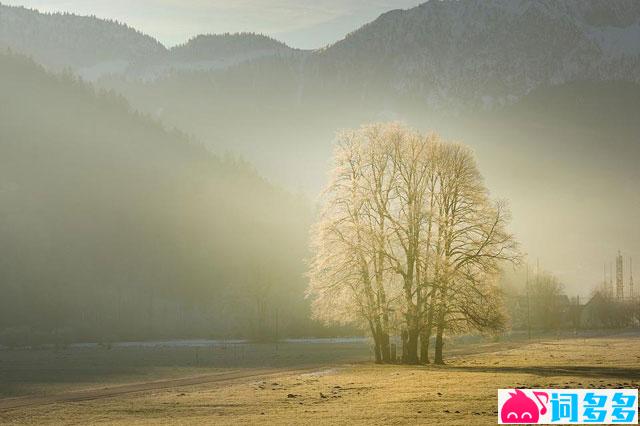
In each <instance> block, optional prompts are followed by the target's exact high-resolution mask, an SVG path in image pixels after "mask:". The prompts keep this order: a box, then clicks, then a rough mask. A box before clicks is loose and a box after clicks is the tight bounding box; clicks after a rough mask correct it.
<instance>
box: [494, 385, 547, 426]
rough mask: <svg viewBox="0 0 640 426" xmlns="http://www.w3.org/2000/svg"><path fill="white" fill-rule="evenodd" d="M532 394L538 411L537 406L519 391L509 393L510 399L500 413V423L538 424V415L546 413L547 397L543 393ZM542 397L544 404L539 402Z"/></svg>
mask: <svg viewBox="0 0 640 426" xmlns="http://www.w3.org/2000/svg"><path fill="white" fill-rule="evenodd" d="M533 394H534V396H535V397H536V399H537V400H538V402H539V403H540V406H541V408H540V409H538V404H536V403H535V402H534V401H533V400H532V399H531V398H529V397H528V396H527V395H525V394H524V392H522V391H521V390H520V389H516V391H515V392H509V395H510V397H509V399H508V400H507V401H506V402H505V403H504V405H503V406H502V410H501V411H500V419H501V420H502V423H538V420H539V419H540V414H545V413H546V412H547V407H546V403H547V402H549V395H547V394H546V393H545V392H533ZM542 396H544V397H545V402H544V403H543V402H542V401H541V400H540V397H542Z"/></svg>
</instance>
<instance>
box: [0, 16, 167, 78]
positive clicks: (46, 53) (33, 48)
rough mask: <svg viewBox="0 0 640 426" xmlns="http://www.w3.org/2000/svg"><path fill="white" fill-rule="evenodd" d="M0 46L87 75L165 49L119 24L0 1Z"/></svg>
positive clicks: (49, 65) (118, 69)
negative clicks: (5, 3)
mask: <svg viewBox="0 0 640 426" xmlns="http://www.w3.org/2000/svg"><path fill="white" fill-rule="evenodd" d="M2 47H4V48H10V49H11V50H13V51H15V52H20V53H23V54H25V55H28V56H30V57H32V58H33V59H34V60H35V61H37V62H38V63H40V64H42V65H44V66H46V67H47V68H49V69H51V70H61V69H63V68H71V69H72V70H74V71H75V72H77V73H78V74H80V75H82V76H83V77H85V78H89V79H92V78H96V77H97V76H99V75H102V74H104V73H122V72H124V71H125V70H126V69H127V68H128V66H129V65H130V64H131V63H133V62H135V61H138V60H140V59H141V58H143V57H147V56H149V55H157V54H159V53H162V52H165V51H166V49H165V47H164V46H163V45H162V44H160V43H159V42H158V41H157V40H155V39H153V38H152V37H149V36H147V35H144V34H142V33H140V32H139V31H137V30H135V29H133V28H131V27H129V26H127V25H125V24H121V23H118V22H113V21H106V20H103V19H98V18H96V17H94V16H91V17H85V16H77V15H73V14H68V13H64V14H61V13H54V14H44V13H40V12H38V11H35V10H31V9H26V8H24V7H13V6H5V5H2V4H0V48H2Z"/></svg>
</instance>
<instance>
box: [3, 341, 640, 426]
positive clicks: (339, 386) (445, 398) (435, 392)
mask: <svg viewBox="0 0 640 426" xmlns="http://www.w3.org/2000/svg"><path fill="white" fill-rule="evenodd" d="M636 354H640V338H638V337H635V336H626V337H625V336H618V337H615V338H591V339H567V340H557V341H542V342H536V343H531V344H528V345H522V346H519V347H517V348H512V349H506V350H501V351H498V352H495V353H485V354H475V355H467V356H460V357H458V358H455V359H452V360H451V361H450V363H449V365H447V366H445V367H435V366H426V367H420V366H415V367H407V366H396V365H389V366H376V365H372V364H368V363H365V364H345V365H339V366H336V367H332V368H325V369H321V370H318V371H316V372H314V373H311V374H299V373H298V374H292V373H282V374H281V375H279V376H276V377H273V376H272V377H268V378H264V379H262V378H261V379H255V378H253V379H250V380H246V379H244V380H238V381H236V382H231V383H224V384H223V383H219V384H205V385H198V386H190V387H185V388H179V389H170V390H162V391H154V392H145V393H138V394H131V395H127V396H122V397H116V398H110V399H98V400H93V401H86V402H79V403H62V404H54V405H46V406H40V407H35V408H23V409H15V410H9V411H6V412H3V413H0V421H2V422H7V423H16V424H57V423H67V424H91V423H102V422H104V423H113V424H162V423H174V424H176V423H177V424H212V423H214V424H257V423H273V424H355V423H357V424H368V425H377V424H380V425H382V424H385V425H387V424H459V425H469V424H496V422H497V413H496V412H495V410H496V394H497V392H496V389H498V388H512V387H524V386H527V387H540V388H545V387H556V388H562V387H571V388H583V387H590V386H591V387H598V388H604V387H638V383H639V382H640V365H639V357H638V355H636Z"/></svg>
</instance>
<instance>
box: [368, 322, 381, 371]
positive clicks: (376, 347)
mask: <svg viewBox="0 0 640 426" xmlns="http://www.w3.org/2000/svg"><path fill="white" fill-rule="evenodd" d="M369 328H370V329H371V337H373V355H374V357H375V360H376V364H381V363H382V353H381V351H380V337H379V336H378V330H376V327H374V325H373V322H372V321H369Z"/></svg>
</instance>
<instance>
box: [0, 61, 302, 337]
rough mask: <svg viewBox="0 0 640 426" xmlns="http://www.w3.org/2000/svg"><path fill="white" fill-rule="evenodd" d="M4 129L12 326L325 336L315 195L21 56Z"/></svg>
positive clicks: (2, 282)
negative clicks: (311, 260) (316, 270)
mask: <svg viewBox="0 0 640 426" xmlns="http://www.w3.org/2000/svg"><path fill="white" fill-rule="evenodd" d="M0 138H1V139H0V334H2V333H4V335H5V337H6V336H9V337H11V336H15V335H25V334H29V333H27V330H31V335H32V336H33V335H34V334H42V333H45V334H49V333H54V334H59V335H64V336H66V337H65V338H66V339H73V340H78V339H101V338H104V339H129V338H136V339H138V338H146V337H154V338H158V337H170V336H171V337H175V336H181V337H187V336H203V337H208V336H234V337H257V338H265V337H266V338H268V337H270V335H271V334H272V333H273V332H274V328H275V327H274V317H275V312H276V310H278V317H279V329H280V333H281V335H289V336H294V335H299V334H312V333H313V330H312V329H311V328H310V327H312V325H311V323H310V322H309V320H307V318H308V312H307V305H306V304H304V303H300V302H301V300H302V297H303V290H304V282H303V279H304V278H303V271H304V267H303V262H302V259H303V258H304V256H305V250H306V240H307V229H308V221H309V216H310V214H309V209H308V206H307V205H306V204H305V202H304V201H303V200H301V199H298V198H297V197H294V196H291V195H289V194H287V193H286V192H284V191H282V190H279V189H278V188H276V187H274V186H272V185H271V184H269V183H268V182H266V181H265V180H263V179H262V178H260V177H259V176H258V175H257V174H256V173H255V172H254V171H253V170H252V169H251V167H249V166H248V165H247V164H246V163H243V162H242V161H239V160H233V159H221V158H218V157H216V156H214V155H212V154H211V153H209V152H208V151H207V150H205V149H204V148H203V147H201V146H199V145H197V144H195V143H193V142H190V141H189V140H188V138H186V137H185V136H183V135H181V134H179V133H177V132H168V131H166V130H164V129H163V128H162V127H161V126H160V125H159V124H157V123H156V122H154V121H153V120H151V119H149V118H146V117H144V116H141V115H139V114H136V113H132V112H130V110H129V107H128V105H127V103H126V101H124V100H123V99H122V98H121V97H119V96H115V95H112V94H96V93H94V90H93V89H92V88H91V87H90V86H87V85H86V84H84V83H81V82H79V81H77V80H76V79H74V78H73V77H70V76H54V75H51V74H48V73H46V72H45V71H44V70H43V69H42V68H41V67H40V66H37V65H35V64H34V63H33V62H31V61H30V60H28V59H26V58H24V57H21V56H16V55H12V54H0ZM276 300H277V303H276V302H275V301H276ZM294 302H295V303H294Z"/></svg>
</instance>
